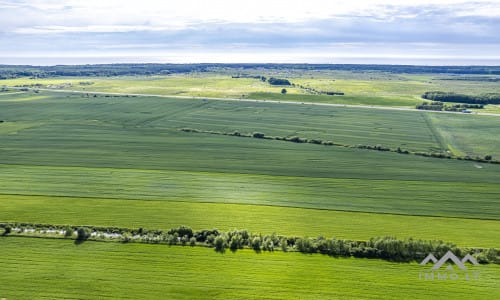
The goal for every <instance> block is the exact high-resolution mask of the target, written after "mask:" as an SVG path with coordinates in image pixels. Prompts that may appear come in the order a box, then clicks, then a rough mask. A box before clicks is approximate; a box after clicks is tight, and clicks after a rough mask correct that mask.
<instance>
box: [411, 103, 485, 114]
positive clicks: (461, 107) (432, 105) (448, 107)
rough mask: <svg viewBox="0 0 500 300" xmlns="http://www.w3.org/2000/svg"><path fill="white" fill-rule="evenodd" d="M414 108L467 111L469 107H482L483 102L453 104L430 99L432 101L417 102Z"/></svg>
mask: <svg viewBox="0 0 500 300" xmlns="http://www.w3.org/2000/svg"><path fill="white" fill-rule="evenodd" d="M415 108H416V109H421V110H433V111H456V112H469V111H468V109H469V108H473V109H483V108H484V105H483V104H468V103H465V104H453V105H445V104H444V103H443V102H440V101H432V102H430V103H429V102H423V103H422V104H417V105H416V106H415Z"/></svg>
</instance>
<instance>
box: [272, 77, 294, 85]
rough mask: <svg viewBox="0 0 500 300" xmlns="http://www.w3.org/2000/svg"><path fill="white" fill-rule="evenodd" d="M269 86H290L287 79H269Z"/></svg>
mask: <svg viewBox="0 0 500 300" xmlns="http://www.w3.org/2000/svg"><path fill="white" fill-rule="evenodd" d="M267 82H269V84H270V85H292V84H291V83H290V81H289V80H288V79H281V78H274V77H271V78H269V79H268V80H267Z"/></svg>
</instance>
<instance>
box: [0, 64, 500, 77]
mask: <svg viewBox="0 0 500 300" xmlns="http://www.w3.org/2000/svg"><path fill="white" fill-rule="evenodd" d="M221 68H224V69H235V70H236V69H240V70H241V69H256V68H258V69H263V70H305V71H310V70H337V71H355V72H365V71H378V72H388V73H410V74H412V73H413V74H414V73H440V74H482V75H500V66H413V65H355V64H102V65H74V66H72V65H57V66H28V65H25V66H23V65H0V79H9V78H17V77H33V78H45V77H54V76H120V75H165V74H175V73H189V72H213V71H216V70H218V69H219V70H220V69H221Z"/></svg>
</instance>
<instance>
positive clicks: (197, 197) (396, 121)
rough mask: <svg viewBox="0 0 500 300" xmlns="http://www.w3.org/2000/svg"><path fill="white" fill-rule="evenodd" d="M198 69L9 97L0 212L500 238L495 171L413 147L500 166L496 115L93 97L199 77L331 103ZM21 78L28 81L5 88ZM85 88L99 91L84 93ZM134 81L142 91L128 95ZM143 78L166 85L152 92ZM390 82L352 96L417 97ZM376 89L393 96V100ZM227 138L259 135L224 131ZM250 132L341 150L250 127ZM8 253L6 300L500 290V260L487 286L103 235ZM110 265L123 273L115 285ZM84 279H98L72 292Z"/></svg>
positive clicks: (347, 235)
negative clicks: (488, 157)
mask: <svg viewBox="0 0 500 300" xmlns="http://www.w3.org/2000/svg"><path fill="white" fill-rule="evenodd" d="M193 76H195V75H193ZM196 76H198V77H195V78H194V80H195V82H194V83H185V82H186V78H184V77H182V76H178V78H177V79H176V80H179V81H178V82H177V83H172V87H171V88H172V89H171V90H161V87H162V86H164V85H165V84H164V82H166V81H168V80H171V79H172V78H171V77H172V76H167V77H158V78H148V77H144V78H142V79H141V78H137V79H136V80H133V79H132V78H125V79H124V78H108V79H101V78H93V79H90V78H77V79H72V80H74V81H75V82H74V85H73V86H72V87H66V88H68V89H77V88H78V89H80V88H82V89H83V88H85V89H88V90H89V94H88V95H86V94H77V93H72V92H69V91H68V92H64V93H56V92H47V91H39V92H37V93H35V92H32V91H30V92H15V91H7V92H0V121H2V122H0V174H1V176H2V179H1V181H0V222H29V223H43V224H59V225H64V224H70V225H75V226H76V225H89V226H117V227H127V228H139V227H142V228H148V229H162V230H166V229H169V228H174V227H178V226H180V225H186V226H190V227H192V228H193V229H197V230H198V229H208V228H218V229H220V230H231V229H235V228H236V229H247V230H249V231H250V232H254V233H262V234H271V233H273V232H275V233H277V234H281V235H287V236H302V237H303V236H309V237H317V236H325V237H337V238H342V239H355V240H367V239H369V238H371V237H376V236H387V235H390V236H396V237H398V238H408V237H413V238H418V239H434V240H444V241H449V242H452V243H455V244H457V245H459V246H463V247H480V248H489V247H495V248H500V236H499V235H498V234H497V232H500V187H499V185H498V182H500V164H493V163H482V162H478V161H466V160H459V159H456V158H449V159H444V158H442V159H440V158H435V157H425V156H422V155H414V154H413V153H414V152H420V153H448V154H450V155H456V156H465V155H468V156H471V157H479V158H483V157H485V156H486V155H491V156H493V159H496V160H498V159H500V136H499V135H498V134H496V133H497V132H498V131H499V129H500V118H499V117H494V116H479V115H466V114H441V113H433V112H422V111H399V110H389V109H370V108H366V107H365V108H355V107H342V106H320V105H309V104H300V103H298V104H289V103H275V102H266V101H262V102H245V101H237V100H231V101H229V100H213V99H179V98H169V97H147V96H130V95H129V96H117V95H104V94H99V95H95V96H94V94H92V92H90V90H91V89H92V90H96V91H97V90H100V91H112V92H113V91H117V92H118V91H119V92H125V93H131V94H132V93H151V94H170V93H172V94H175V91H174V88H175V87H177V88H181V87H182V88H183V89H185V90H186V91H188V92H186V93H184V94H183V93H178V94H181V95H193V96H197V95H196V94H195V93H194V92H193V91H192V90H189V89H190V88H189V85H190V84H193V85H197V86H202V87H203V84H202V82H201V81H202V80H206V81H207V86H208V87H210V88H214V89H215V90H214V91H213V93H212V92H211V93H212V94H210V95H208V96H217V97H220V96H222V97H236V96H237V94H241V93H242V92H241V90H238V89H240V88H242V89H247V90H246V91H245V92H244V93H245V94H247V95H248V97H250V96H251V95H252V93H261V96H262V98H263V99H278V100H279V99H285V100H287V101H290V99H288V98H290V97H295V98H294V99H295V100H296V101H301V100H300V99H304V101H305V100H307V101H310V99H309V98H307V97H318V98H317V99H318V101H323V100H320V98H322V97H331V96H326V95H302V94H301V93H303V92H304V91H303V90H301V89H299V88H297V89H290V91H289V94H286V95H281V94H279V92H276V91H275V90H274V89H277V87H272V88H271V89H272V90H264V91H262V90H261V89H263V88H269V86H267V87H266V86H265V84H266V83H263V82H257V83H256V82H254V81H255V80H254V79H249V78H238V79H233V78H227V77H224V76H222V75H219V77H220V78H219V77H217V78H211V77H208V78H207V75H203V76H202V75H196ZM23 80H24V81H26V82H30V81H32V80H28V79H16V80H10V81H5V82H9V83H6V84H9V85H10V84H21V83H22V82H23ZM37 80H38V79H37ZM57 80H60V81H59V82H55V81H54V79H40V81H41V82H44V83H48V82H51V84H62V83H64V82H67V81H68V79H65V78H62V79H57ZM210 80H213V81H210ZM233 80H239V81H241V82H242V85H241V86H238V85H236V86H235V90H234V91H228V94H224V95H221V94H219V91H218V90H217V89H220V90H221V91H222V90H227V89H228V87H229V86H230V85H231V83H230V81H233ZM294 80H296V81H297V83H299V80H303V81H301V84H306V83H307V84H311V85H313V84H317V85H316V86H315V88H318V89H319V88H326V87H324V86H323V84H327V82H326V83H325V82H323V81H324V80H325V79H314V80H316V81H314V82H312V81H309V79H307V81H306V79H304V78H302V79H300V78H296V79H293V80H292V81H294ZM342 80H344V81H346V82H344V84H345V86H344V90H346V91H348V89H347V84H352V85H353V87H352V88H353V90H352V91H354V90H356V88H355V87H354V86H356V84H357V83H355V82H352V80H351V83H348V82H347V81H349V80H348V79H339V80H335V81H334V84H341V83H342V82H343V81H342ZM358 80H365V79H358ZM381 80H382V79H381ZM384 80H386V81H391V80H393V79H389V78H386V79H384ZM398 80H400V81H401V82H403V81H404V80H403V79H401V78H400V79H398ZM405 80H409V81H412V80H413V81H415V82H421V83H414V86H413V87H411V88H409V90H410V91H413V90H417V89H418V88H419V84H421V85H425V84H428V83H425V82H427V81H428V80H431V81H432V79H429V78H427V77H414V78H413V79H408V78H406V79H405ZM81 81H95V83H94V84H92V85H82V86H78V82H81ZM129 81H130V83H132V82H135V83H136V85H132V84H131V85H130V89H125V90H123V89H122V88H123V86H124V85H127V84H128V83H129ZM150 81H151V82H154V83H152V84H151V86H155V88H158V90H154V89H151V90H148V88H144V85H145V84H146V82H150ZM226 81H227V82H226ZM162 82H163V83H162ZM182 82H184V84H185V86H182ZM445 83H446V84H449V85H453V84H457V85H460V84H463V83H461V82H451V81H445ZM254 84H255V86H254ZM359 84H360V83H359ZM372 84H375V83H373V82H372ZM443 84H444V83H443ZM410 85H411V84H410ZM165 86H168V84H167V85H165ZM360 86H362V85H361V84H360ZM365 88H366V89H367V90H368V89H373V88H374V87H373V86H372V87H368V86H366V87H365ZM280 89H281V88H280ZM380 89H382V90H381V91H377V92H376V93H375V94H376V95H375V96H371V95H369V94H370V93H368V92H367V93H366V94H365V95H361V94H362V90H363V88H360V89H359V90H360V94H358V95H357V96H355V95H353V96H352V99H362V98H363V97H366V98H365V99H366V101H368V100H367V99H369V97H380V98H379V100H380V101H382V100H381V99H384V100H383V101H388V102H387V105H396V104H395V102H392V104H390V103H389V102H390V101H396V100H395V99H396V98H397V97H401V98H400V99H402V100H401V101H406V100H405V99H410V98H412V99H415V97H414V96H411V95H410V96H409V95H403V93H404V91H403V90H398V89H400V87H399V86H398V83H397V82H395V83H387V84H386V85H382V86H381V87H380ZM384 89H385V91H389V90H390V91H391V92H387V94H385V92H383V90H384ZM202 90H203V91H202V92H201V94H200V95H205V94H203V93H204V92H205V91H206V90H207V89H202ZM353 93H354V92H353ZM254 95H255V94H254ZM267 95H271V97H269V98H267ZM306 96H307V97H306ZM273 97H274V98H273ZM301 97H302V98H301ZM348 97H351V96H348ZM254 98H259V97H254ZM339 98H340V97H339ZM391 99H392V100H391ZM328 101H329V100H325V102H328ZM363 101H364V100H362V101H361V102H363ZM408 101H410V100H408ZM411 101H413V100H411ZM418 101H420V100H418ZM368 103H372V102H371V100H370V101H368ZM377 105H382V104H381V102H379V103H378V104H377ZM183 129H184V130H183ZM186 129H191V130H186ZM234 132H239V133H242V134H244V135H249V136H235V135H226V134H232V133H234ZM255 132H260V133H263V134H265V136H269V137H271V136H272V137H282V138H290V137H300V138H306V139H309V140H311V139H317V140H322V141H331V142H333V143H334V145H323V144H313V143H295V142H291V141H289V140H283V139H281V140H277V139H262V138H253V137H251V135H252V134H253V133H255ZM359 145H366V146H381V147H382V146H383V147H389V148H391V149H396V148H398V147H399V148H401V149H403V150H408V151H410V152H411V153H409V154H401V153H396V152H389V151H376V150H369V149H361V148H359ZM0 248H1V249H2V251H4V250H5V254H3V255H2V257H1V258H0V270H2V271H1V272H2V274H4V272H5V274H9V276H8V279H7V281H8V282H7V284H3V285H2V287H0V298H2V297H6V298H7V299H9V300H11V299H25V298H36V299H53V298H57V297H59V298H81V299H96V298H99V299H105V298H110V299H111V298H122V299H126V298H145V299H153V298H165V297H167V298H182V297H184V298H186V299H191V298H201V297H208V298H215V299H226V298H234V297H239V298H241V297H243V298H249V299H251V298H265V299H269V298H270V299H272V298H292V299H293V298H297V299H307V298H311V299H318V298H366V299H378V298H380V297H382V296H384V297H385V298H394V299H396V298H398V299H399V298H402V297H403V298H404V297H406V296H407V295H417V296H420V297H421V298H422V299H427V298H429V297H438V296H439V297H441V296H443V297H444V296H445V297H448V298H457V297H461V296H463V295H473V296H471V298H483V299H488V298H495V297H493V295H498V294H499V290H498V286H497V284H496V282H498V279H499V276H500V275H499V274H500V270H499V267H498V265H495V264H493V265H486V266H485V265H483V266H480V268H481V281H477V282H476V281H470V282H466V283H465V284H464V283H463V282H453V281H444V282H427V281H425V280H419V279H418V276H419V272H420V271H421V270H422V267H421V266H419V265H418V264H416V263H414V262H413V263H404V264H402V263H389V262H385V261H381V260H376V259H373V260H367V259H358V258H357V259H355V258H351V259H346V258H343V259H341V258H332V257H327V256H323V255H319V254H318V255H304V254H299V253H282V252H281V251H277V252H274V253H268V252H265V253H260V254H256V253H255V252H253V251H249V250H242V251H238V252H236V253H231V252H230V251H228V252H226V253H224V254H220V253H216V252H215V251H214V250H213V249H210V248H204V247H180V246H172V247H168V246H165V245H145V244H135V243H131V244H122V243H114V242H93V241H87V242H85V243H83V244H80V245H75V244H74V243H73V241H71V240H53V239H41V238H26V237H24V238H20V237H0ZM14 249H15V250H14ZM68 262H69V263H68ZM118 274H121V275H120V280H116V279H115V278H116V277H117V276H118ZM65 278H72V279H71V280H65ZM353 280H355V281H356V282H357V283H358V285H357V286H356V287H353V285H352V282H353ZM48 282H54V283H55V284H52V285H51V284H48ZM57 282H60V284H57ZM88 286H92V287H93V288H92V289H91V290H89V291H88V292H85V293H79V291H81V290H82V289H86V287H88ZM304 286H307V287H308V289H307V291H306V290H304V289H302V288H301V287H304ZM86 291H87V290H86ZM292 291H293V294H292ZM361 291H367V293H366V294H365V293H363V294H360V293H361Z"/></svg>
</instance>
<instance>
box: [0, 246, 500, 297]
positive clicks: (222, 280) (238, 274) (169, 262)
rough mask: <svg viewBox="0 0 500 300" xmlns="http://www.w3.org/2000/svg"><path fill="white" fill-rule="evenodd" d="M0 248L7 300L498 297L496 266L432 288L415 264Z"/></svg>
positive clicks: (200, 251)
mask: <svg viewBox="0 0 500 300" xmlns="http://www.w3.org/2000/svg"><path fill="white" fill-rule="evenodd" d="M0 247H1V249H2V252H3V254H2V259H1V260H0V268H1V270H2V273H3V274H8V276H7V277H6V278H5V279H4V283H5V284H4V285H2V288H0V295H1V297H7V298H8V299H26V298H37V299H53V298H79V299H106V298H113V299H116V298H120V299H137V298H143V299H165V298H176V299H193V298H211V299H227V298H233V297H236V298H246V299H285V298H286V299H318V298H339V297H340V298H357V299H359V298H362V299H380V298H381V297H383V298H385V299H401V298H404V297H406V296H407V295H409V294H411V295H412V298H414V299H429V298H432V297H447V298H457V297H458V298H462V299H469V298H470V299H479V298H482V299H491V298H495V296H496V295H498V294H499V293H500V291H499V287H498V284H497V282H498V280H499V279H500V278H499V277H498V274H499V273H500V272H499V270H498V268H499V266H498V265H488V266H482V267H481V271H480V272H481V273H480V275H479V276H480V278H479V279H478V280H471V281H466V282H462V281H452V280H447V281H440V282H433V281H425V280H420V279H419V273H420V272H421V271H422V268H423V267H421V266H419V265H417V264H415V263H410V264H394V263H388V262H384V261H379V260H366V259H344V258H331V257H326V256H320V255H304V254H298V253H281V252H274V253H261V254H258V255H257V254H255V253H254V252H253V251H249V250H244V251H238V252H236V253H234V254H233V253H226V254H223V255H221V254H218V253H215V252H214V251H213V250H212V249H209V248H199V247H195V248H190V247H179V246H173V247H168V246H157V245H141V244H117V243H98V242H86V243H83V244H81V245H75V244H74V243H73V242H72V241H68V240H44V239H30V238H1V237H0ZM117 277H119V278H120V280H114V279H113V278H117ZM67 278H71V280H67ZM353 281H356V286H353V285H352V282H353ZM381 283H382V284H381ZM4 287H8V288H7V289H5V288H4ZM360 290H362V291H369V292H365V293H363V294H362V295H360Z"/></svg>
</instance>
